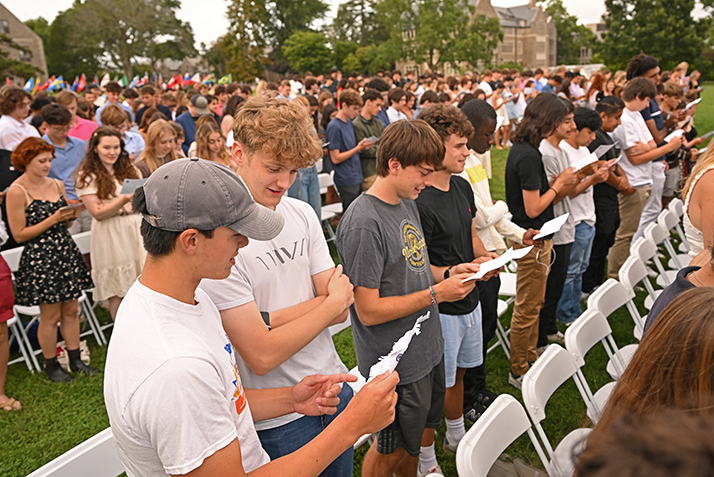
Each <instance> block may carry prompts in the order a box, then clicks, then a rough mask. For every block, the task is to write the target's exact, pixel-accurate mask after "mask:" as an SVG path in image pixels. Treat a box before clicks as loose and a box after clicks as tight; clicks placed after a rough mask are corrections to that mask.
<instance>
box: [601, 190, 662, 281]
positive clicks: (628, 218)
mask: <svg viewBox="0 0 714 477" xmlns="http://www.w3.org/2000/svg"><path fill="white" fill-rule="evenodd" d="M651 192H652V187H649V186H647V187H641V188H639V189H637V190H636V191H635V193H634V194H631V195H622V194H617V199H618V201H619V202H620V227H618V229H617V232H616V234H615V243H614V244H613V246H612V247H611V248H610V253H609V255H608V257H607V263H608V267H607V276H608V277H609V278H614V279H617V278H618V275H617V274H618V272H619V271H620V267H622V265H623V264H624V263H625V261H626V260H627V258H628V257H629V256H630V244H631V243H632V237H633V236H634V235H635V232H637V227H638V226H639V225H640V217H641V216H642V211H643V210H644V209H645V204H647V199H648V198H649V196H650V193H651Z"/></svg>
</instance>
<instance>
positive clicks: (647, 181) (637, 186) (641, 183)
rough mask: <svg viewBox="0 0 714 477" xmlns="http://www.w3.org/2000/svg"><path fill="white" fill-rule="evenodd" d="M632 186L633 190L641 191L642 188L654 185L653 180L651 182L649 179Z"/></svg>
mask: <svg viewBox="0 0 714 477" xmlns="http://www.w3.org/2000/svg"><path fill="white" fill-rule="evenodd" d="M630 185H631V186H632V188H633V189H639V188H640V187H645V186H648V185H652V180H651V179H647V180H646V181H642V182H638V183H636V184H630Z"/></svg>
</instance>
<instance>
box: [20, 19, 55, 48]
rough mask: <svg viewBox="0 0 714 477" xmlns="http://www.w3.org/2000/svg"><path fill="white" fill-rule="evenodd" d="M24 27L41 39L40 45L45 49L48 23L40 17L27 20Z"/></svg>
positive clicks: (47, 39)
mask: <svg viewBox="0 0 714 477" xmlns="http://www.w3.org/2000/svg"><path fill="white" fill-rule="evenodd" d="M25 25H27V26H28V27H30V29H31V30H32V31H34V32H35V33H37V36H39V37H40V38H41V39H42V44H43V45H44V47H45V48H47V42H48V41H49V39H50V23H49V22H48V21H47V20H45V19H44V18H42V17H37V18H33V19H31V20H27V21H26V22H25Z"/></svg>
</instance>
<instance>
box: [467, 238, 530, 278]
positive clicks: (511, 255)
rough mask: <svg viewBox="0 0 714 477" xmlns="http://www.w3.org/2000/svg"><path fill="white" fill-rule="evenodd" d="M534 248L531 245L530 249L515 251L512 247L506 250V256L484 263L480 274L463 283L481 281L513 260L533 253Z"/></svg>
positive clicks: (477, 273)
mask: <svg viewBox="0 0 714 477" xmlns="http://www.w3.org/2000/svg"><path fill="white" fill-rule="evenodd" d="M532 248H533V245H531V246H530V247H525V248H519V249H518V250H513V248H512V247H511V248H509V249H508V250H506V251H505V252H504V254H503V255H501V256H500V257H498V258H494V259H493V260H489V261H487V262H483V263H482V264H481V267H480V268H479V271H478V272H476V273H474V274H473V275H471V276H470V277H468V278H465V279H464V280H462V282H466V281H469V280H480V279H482V278H483V277H484V276H485V275H486V274H487V273H488V272H492V271H494V270H498V269H499V268H501V267H504V266H506V265H507V264H508V262H510V261H512V260H518V259H519V258H522V257H525V256H526V255H527V254H528V252H530V251H531V249H532Z"/></svg>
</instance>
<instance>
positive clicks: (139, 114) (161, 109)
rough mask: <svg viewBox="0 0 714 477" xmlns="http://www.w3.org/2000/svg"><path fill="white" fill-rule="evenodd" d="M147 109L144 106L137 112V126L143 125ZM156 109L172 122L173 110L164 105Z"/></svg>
mask: <svg viewBox="0 0 714 477" xmlns="http://www.w3.org/2000/svg"><path fill="white" fill-rule="evenodd" d="M147 109H148V108H147V107H146V106H143V107H142V108H141V109H139V110H138V111H137V112H136V118H135V119H136V124H141V118H142V117H143V116H144V112H146V110H147ZM156 109H158V110H159V112H160V113H162V114H163V115H164V116H166V119H168V120H169V121H171V120H172V116H171V110H170V109H169V108H168V107H166V106H164V105H163V104H157V105H156ZM218 124H220V121H219V122H218Z"/></svg>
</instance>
